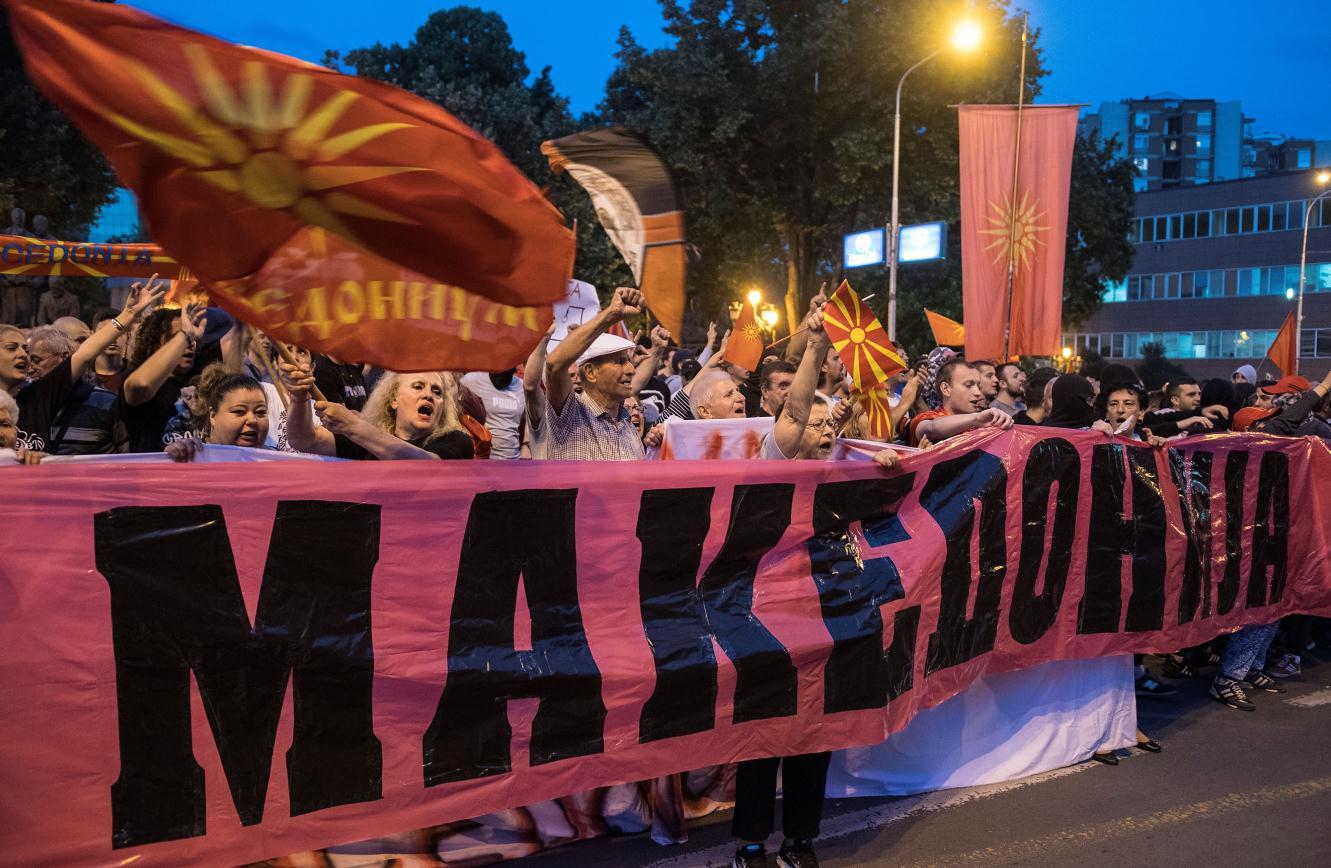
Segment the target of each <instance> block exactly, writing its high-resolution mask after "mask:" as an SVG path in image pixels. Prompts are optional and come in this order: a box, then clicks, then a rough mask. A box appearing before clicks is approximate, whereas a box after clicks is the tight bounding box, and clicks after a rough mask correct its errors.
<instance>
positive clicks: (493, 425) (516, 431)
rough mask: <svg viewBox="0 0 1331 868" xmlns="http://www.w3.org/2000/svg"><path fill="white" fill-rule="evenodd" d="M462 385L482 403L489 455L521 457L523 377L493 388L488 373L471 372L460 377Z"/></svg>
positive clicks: (509, 457) (523, 403) (510, 457)
mask: <svg viewBox="0 0 1331 868" xmlns="http://www.w3.org/2000/svg"><path fill="white" fill-rule="evenodd" d="M462 385H464V386H466V387H467V388H468V389H470V390H471V393H472V394H473V395H475V396H476V397H477V398H480V399H481V401H482V402H483V403H484V404H485V427H486V430H488V431H489V432H490V440H491V442H490V457H491V458H500V459H504V460H507V461H513V460H516V459H518V458H521V457H522V440H521V438H520V433H521V431H522V413H523V408H524V406H525V401H524V400H523V394H522V380H521V379H519V378H518V377H516V376H515V377H513V381H512V382H510V383H509V384H508V386H507V387H505V388H503V389H496V388H495V384H494V383H492V382H490V375H489V374H487V373H484V372H473V373H470V374H465V375H463V377H462Z"/></svg>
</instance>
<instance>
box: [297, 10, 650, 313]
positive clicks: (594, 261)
mask: <svg viewBox="0 0 1331 868" xmlns="http://www.w3.org/2000/svg"><path fill="white" fill-rule="evenodd" d="M324 62H325V63H326V64H327V65H329V66H333V67H335V68H340V67H342V66H343V65H345V66H348V67H350V69H351V70H352V71H354V72H355V73H356V74H358V75H362V76H366V77H369V78H376V79H379V80H381V81H385V82H388V83H390V84H393V85H396V86H397V87H400V88H402V89H404V90H408V91H410V92H412V93H414V94H416V95H417V96H420V97H423V98H425V99H428V100H430V101H431V102H434V103H436V104H438V105H440V106H442V107H443V108H445V109H447V110H448V111H449V112H451V113H452V114H454V115H456V116H457V117H458V119H460V120H461V121H462V122H463V123H466V124H468V125H469V126H471V127H472V128H473V129H475V130H476V131H477V132H479V133H480V134H481V135H483V136H485V137H486V138H488V139H490V140H491V141H493V142H494V143H495V144H496V145H497V146H498V147H499V148H500V150H502V151H503V152H504V153H505V154H506V155H507V156H508V158H509V159H510V160H512V161H513V163H514V165H516V166H517V167H518V168H519V169H521V170H522V171H523V173H525V174H526V175H527V177H528V178H530V179H532V181H534V182H535V183H536V184H538V185H541V186H544V187H547V188H548V194H549V196H550V198H551V201H553V202H554V203H555V205H556V206H557V207H559V208H560V209H561V210H562V211H563V212H564V214H565V216H566V217H567V218H568V219H569V220H570V221H576V224H577V229H578V261H577V263H576V266H575V273H576V274H577V275H578V276H579V277H581V278H582V279H584V280H586V281H588V282H589V283H593V284H595V285H596V286H598V287H600V288H601V289H602V290H603V291H609V290H611V289H613V288H614V286H616V285H620V284H624V283H627V282H630V281H631V280H632V275H631V274H630V273H629V271H628V268H627V266H625V265H624V263H623V260H622V259H621V258H620V256H619V254H618V253H617V252H616V251H615V250H614V248H613V247H612V246H611V244H610V241H609V238H608V237H607V236H606V234H605V232H604V231H602V230H601V228H600V224H599V223H598V222H597V220H596V214H595V211H594V210H593V209H592V206H591V202H590V200H589V199H588V197H587V194H586V193H585V192H584V191H583V190H582V188H581V187H578V186H577V184H575V183H574V182H572V181H571V180H569V179H567V178H556V177H555V176H554V175H553V173H551V171H550V168H549V164H548V163H547V161H546V159H545V157H544V156H542V154H541V150H540V148H541V142H543V141H546V140H547V139H552V138H558V137H560V136H565V135H568V134H570V133H572V132H575V131H576V130H577V129H578V128H579V124H578V122H577V120H576V119H575V118H574V117H573V115H572V114H571V112H570V111H569V106H568V100H567V99H566V98H564V97H562V96H560V95H559V94H558V93H557V92H556V90H555V86H554V82H553V81H552V80H551V78H550V67H548V66H547V67H545V68H544V69H542V70H541V72H540V73H539V74H538V75H536V76H535V77H532V75H531V71H530V70H529V69H528V67H527V61H526V56H525V55H524V54H523V53H522V52H521V51H518V50H517V49H516V48H515V47H514V46H513V40H512V37H511V36H510V35H509V32H508V25H507V24H505V23H504V19H503V18H502V17H501V16H500V15H499V14H497V13H494V12H485V11H483V10H480V9H476V8H474V7H470V6H457V7H454V8H451V9H443V10H440V11H438V12H435V13H433V14H431V15H430V17H429V18H428V19H427V20H426V22H425V23H424V24H423V25H421V27H420V28H419V29H418V30H417V31H416V35H415V38H414V39H413V40H412V41H411V42H409V43H408V44H406V45H400V44H398V43H393V44H392V45H383V44H382V43H375V44H374V45H371V46H369V47H367V48H358V49H355V50H353V51H349V52H347V53H346V55H345V56H343V55H340V54H339V53H338V52H331V51H330V52H328V53H327V55H326V56H325V59H324Z"/></svg>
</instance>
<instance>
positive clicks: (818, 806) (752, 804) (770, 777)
mask: <svg viewBox="0 0 1331 868" xmlns="http://www.w3.org/2000/svg"><path fill="white" fill-rule="evenodd" d="M831 759H832V754H830V753H826V752H824V753H807V754H802V755H800V756H788V757H784V758H782V757H771V758H769V759H756V760H745V761H744V762H742V763H740V764H739V768H738V769H737V770H736V772H735V819H734V821H733V822H732V823H731V824H730V833H731V834H732V835H734V836H735V837H736V838H742V839H744V840H745V841H766V840H767V839H768V837H769V836H770V835H771V834H772V827H773V824H774V822H775V815H776V769H777V766H778V765H779V766H781V832H782V834H783V835H785V836H786V837H787V838H801V839H804V838H816V837H818V826H819V825H820V824H821V823H822V821H823V790H824V789H826V787H827V764H828V763H829V762H830V761H831Z"/></svg>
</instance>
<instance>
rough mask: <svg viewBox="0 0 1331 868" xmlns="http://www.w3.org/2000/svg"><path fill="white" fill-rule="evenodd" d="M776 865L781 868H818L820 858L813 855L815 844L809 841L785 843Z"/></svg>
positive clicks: (779, 852)
mask: <svg viewBox="0 0 1331 868" xmlns="http://www.w3.org/2000/svg"><path fill="white" fill-rule="evenodd" d="M776 864H777V865H779V866H781V868H818V857H817V856H815V855H814V853H813V844H812V843H810V842H809V841H800V840H795V841H789V840H788V841H785V842H784V843H783V844H782V845H781V849H780V850H779V851H778V852H777V854H776Z"/></svg>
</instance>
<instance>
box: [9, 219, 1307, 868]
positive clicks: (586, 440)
mask: <svg viewBox="0 0 1331 868" xmlns="http://www.w3.org/2000/svg"><path fill="white" fill-rule="evenodd" d="M20 218H21V215H19V214H16V215H15V217H14V219H15V220H16V221H17V220H20ZM29 291H30V290H29ZM162 297H163V289H162V288H161V287H160V286H159V285H158V283H157V282H156V281H155V280H154V281H148V282H146V283H144V284H143V285H136V286H135V287H134V288H133V290H132V291H131V293H130V295H129V298H128V301H127V302H126V304H125V305H124V307H123V308H122V309H121V310H119V311H115V310H110V309H107V310H101V311H96V312H94V313H93V314H92V315H91V316H89V317H88V318H87V321H88V322H89V323H91V328H89V326H88V325H86V324H85V322H84V320H83V319H81V318H80V308H79V303H78V300H77V299H75V298H73V297H72V296H69V295H68V293H67V292H65V291H64V290H63V288H62V287H60V285H59V282H58V280H53V281H52V282H51V285H50V286H49V288H47V290H46V291H45V293H43V294H42V295H41V297H40V301H39V303H38V304H37V305H36V307H37V310H36V311H34V312H33V313H34V314H35V316H33V318H32V319H31V320H29V322H31V323H32V324H31V325H28V324H27V323H23V324H0V449H11V450H13V453H12V454H13V458H12V459H6V460H9V461H16V462H17V463H20V464H36V463H39V462H40V461H41V460H42V459H43V458H44V457H46V456H47V455H93V454H114V453H121V452H166V453H167V454H169V455H170V456H171V457H172V458H174V459H176V460H178V461H190V460H192V459H194V458H196V457H197V456H198V455H199V454H200V453H201V452H203V451H204V450H206V449H207V447H208V446H209V445H225V446H234V447H242V448H248V449H269V450H281V451H286V452H301V453H309V454H314V455H323V456H336V457H338V458H343V459H351V460H440V459H448V460H459V459H462V460H468V459H477V458H484V459H487V460H520V459H545V460H577V461H634V460H642V459H643V458H645V457H646V455H647V450H648V449H649V448H650V447H652V446H655V445H657V444H659V443H660V442H661V439H662V436H663V430H664V425H666V424H667V423H668V421H669V420H671V419H681V420H688V419H703V420H705V419H736V418H745V417H750V418H753V417H772V418H773V419H774V422H773V425H772V428H771V431H770V433H768V434H767V435H766V436H765V437H764V438H763V440H762V443H761V448H760V457H761V458H762V459H767V460H791V459H827V458H830V457H831V455H832V453H833V446H834V444H835V441H836V438H837V437H838V436H852V437H860V438H865V437H867V436H868V433H867V432H868V431H869V427H868V420H867V417H866V413H865V410H864V408H863V406H862V405H861V403H860V402H859V401H857V400H856V399H855V396H854V394H853V387H852V383H851V382H850V379H849V378H848V376H847V373H846V370H845V368H844V367H843V365H842V362H841V359H840V356H839V355H838V353H837V352H836V351H835V350H834V349H833V348H832V347H831V345H830V342H829V340H828V336H827V334H826V332H825V331H824V330H823V328H822V306H823V305H824V304H825V303H826V298H825V297H824V296H823V295H822V294H821V293H820V294H819V296H817V297H816V298H815V299H814V300H813V302H812V304H811V305H810V309H809V313H808V316H807V318H806V319H805V321H804V323H803V324H802V327H801V328H800V329H798V330H797V331H796V333H795V336H794V338H793V339H792V340H790V341H788V342H787V343H786V344H785V345H784V346H777V347H773V348H769V351H768V352H767V353H766V354H765V355H764V358H763V361H762V363H761V366H760V369H759V370H757V371H748V370H744V369H742V368H739V367H737V366H736V365H734V364H733V363H732V362H730V361H728V360H727V358H726V354H725V353H724V347H725V344H726V341H727V340H728V338H729V334H728V333H727V334H726V335H724V336H721V337H720V338H719V340H718V329H717V328H716V326H715V324H713V325H712V327H711V328H710V329H709V330H708V334H707V341H706V345H705V346H703V347H701V348H698V349H697V350H696V351H694V350H691V349H686V348H684V347H681V346H679V345H677V344H676V342H675V341H674V340H673V339H672V336H671V335H670V334H669V333H668V332H667V331H666V330H665V329H664V328H661V327H659V326H658V327H656V328H654V329H652V330H651V331H650V332H648V333H645V334H642V335H641V336H640V337H638V338H637V339H632V338H627V337H622V336H621V335H620V333H619V332H621V331H623V330H622V329H618V328H616V327H617V326H619V325H620V324H621V323H628V322H629V321H633V320H637V319H638V318H639V317H640V315H641V314H643V312H644V306H643V299H642V296H641V294H640V293H639V292H637V291H636V290H632V289H618V290H616V291H615V292H614V294H613V296H612V298H611V300H610V302H609V303H608V304H607V305H606V307H605V308H604V309H603V310H602V311H600V313H599V314H597V315H596V316H595V318H594V319H592V320H591V321H590V322H587V323H585V324H584V325H582V326H580V327H576V328H574V329H572V330H570V332H569V333H568V335H567V337H565V338H564V339H563V340H562V341H560V342H559V343H558V344H557V345H556V346H554V347H553V348H552V349H549V350H547V341H545V340H542V341H541V342H540V343H539V344H538V346H537V347H536V348H535V349H534V350H533V351H532V354H531V356H530V357H529V358H528V359H527V361H526V364H525V365H524V366H522V367H520V368H517V369H513V370H509V371H504V372H500V373H488V372H472V373H466V374H462V375H457V374H454V373H447V372H443V373H440V372H435V373H413V374H399V373H394V372H388V371H381V370H376V369H372V368H369V367H362V366H360V365H356V364H352V363H348V362H345V361H343V360H339V359H334V358H331V357H327V356H321V355H317V354H316V355H311V354H310V353H308V352H306V351H305V350H303V349H301V348H299V347H295V346H290V345H282V346H279V345H276V344H274V343H273V342H272V341H270V340H269V339H268V338H267V337H266V336H264V335H263V334H260V333H258V332H255V331H253V330H251V329H250V328H248V327H246V326H244V325H242V324H240V323H238V322H236V321H234V320H232V319H231V318H230V317H229V316H227V315H226V314H225V313H224V312H222V311H221V310H218V309H215V308H209V307H206V306H204V305H202V304H199V303H194V302H189V303H186V304H184V305H183V306H175V305H162V304H160V302H161V300H162ZM10 301H11V302H12V301H13V300H12V299H10ZM20 307H22V306H20V305H17V304H8V305H7V307H6V309H7V310H11V311H14V312H16V313H21V312H23V310H27V308H23V310H20V309H19V308H20ZM552 328H553V327H552ZM1091 375H1093V376H1091ZM1329 392H1331V375H1328V376H1327V377H1326V378H1325V379H1323V380H1322V381H1321V382H1320V383H1317V384H1310V383H1309V382H1308V381H1306V380H1304V379H1303V378H1301V377H1298V376H1285V377H1283V378H1281V379H1278V380H1275V379H1270V378H1268V379H1267V380H1261V381H1259V379H1258V376H1257V372H1256V371H1255V370H1254V369H1253V368H1252V367H1251V366H1248V365H1244V366H1242V367H1240V368H1238V369H1237V370H1236V371H1235V372H1234V373H1233V376H1232V377H1231V378H1230V379H1216V380H1208V381H1206V382H1204V383H1198V382H1196V381H1194V380H1192V379H1188V378H1179V379H1177V380H1176V381H1174V382H1171V383H1168V384H1166V385H1165V387H1164V388H1162V389H1159V390H1155V391H1149V390H1147V389H1146V388H1145V387H1144V386H1143V384H1142V382H1141V380H1140V378H1139V377H1138V375H1137V373H1136V372H1134V371H1133V370H1132V369H1131V368H1128V367H1125V366H1122V365H1113V364H1111V365H1107V366H1104V367H1103V368H1102V369H1100V370H1095V371H1091V370H1084V371H1083V372H1082V373H1059V372H1058V371H1056V370H1054V369H1052V368H1049V367H1038V368H1035V369H1034V370H1031V371H1027V370H1026V369H1024V368H1023V367H1022V366H1020V365H1017V364H1013V363H996V362H992V361H988V360H968V359H965V358H962V357H961V356H959V355H958V354H956V353H955V352H953V351H952V350H949V349H946V348H942V347H939V348H936V349H934V350H932V351H931V352H929V353H928V354H927V355H925V356H923V357H921V358H920V359H918V360H917V361H916V362H915V363H914V364H913V365H912V366H911V367H910V369H909V370H906V371H903V372H901V373H899V374H897V375H896V376H894V377H893V378H892V379H891V380H890V381H889V383H888V393H889V395H890V403H891V408H890V412H889V413H888V417H889V418H888V425H889V427H890V435H889V437H888V440H889V441H890V442H891V443H894V444H897V445H903V446H911V447H918V448H928V447H930V446H931V445H933V444H938V443H940V442H942V441H945V440H947V439H949V438H952V437H956V436H958V435H961V434H964V433H965V432H968V431H972V430H975V429H980V428H996V429H1006V428H1010V427H1012V426H1014V425H1018V426H1040V427H1049V428H1064V429H1084V430H1094V431H1098V432H1102V433H1103V434H1105V435H1106V436H1120V437H1127V438H1131V439H1135V440H1139V441H1142V442H1145V443H1147V444H1150V445H1152V446H1160V445H1163V444H1165V443H1168V442H1171V441H1174V440H1178V439H1181V438H1185V437H1189V436H1193V435H1198V434H1209V433H1214V432H1223V431H1234V432H1243V431H1257V432H1265V433H1268V434H1276V435H1284V436H1308V435H1311V436H1317V437H1324V438H1328V439H1331V424H1328V418H1329V417H1331V398H1329V397H1328V393H1329ZM874 460H875V461H876V462H877V463H878V464H879V465H880V466H881V467H882V468H884V470H886V471H890V470H891V469H892V468H894V467H895V466H896V464H897V462H898V452H897V451H894V450H893V449H890V448H885V449H882V450H881V451H880V452H878V453H877V455H876V456H875V458H874ZM1310 629H1311V619H1309V618H1303V617H1295V618H1289V619H1286V620H1285V622H1284V623H1283V624H1263V625H1253V626H1250V627H1247V628H1245V629H1243V630H1241V631H1239V632H1238V633H1236V634H1234V635H1233V636H1231V637H1229V638H1228V640H1227V641H1226V642H1216V643H1211V644H1208V645H1206V646H1203V647H1200V648H1191V649H1183V650H1181V651H1180V652H1179V653H1178V654H1176V655H1169V656H1167V657H1166V658H1165V661H1164V669H1163V675H1161V676H1159V677H1157V676H1156V675H1152V674H1149V673H1147V672H1146V671H1145V669H1144V668H1143V667H1141V666H1139V667H1138V677H1137V690H1138V693H1139V694H1140V695H1145V696H1153V697H1154V696H1166V695H1168V694H1170V693H1173V692H1174V690H1175V688H1174V687H1173V686H1171V685H1169V684H1168V683H1166V682H1165V681H1162V680H1161V678H1190V677H1195V676H1197V675H1198V674H1199V672H1200V671H1201V670H1202V669H1203V668H1204V667H1208V666H1209V667H1216V668H1217V670H1218V671H1217V672H1216V674H1215V675H1214V677H1213V681H1212V685H1211V688H1210V690H1211V694H1212V696H1214V697H1215V698H1216V699H1217V700H1219V701H1221V702H1223V703H1225V704H1226V705H1227V706H1229V707H1231V708H1235V709H1242V710H1245V711H1251V710H1253V709H1254V708H1255V707H1256V706H1255V704H1254V703H1253V701H1252V699H1251V695H1252V694H1254V693H1262V692H1269V693H1278V692H1281V690H1282V688H1281V686H1280V681H1281V680H1282V679H1284V678H1287V677H1289V676H1291V675H1294V674H1297V673H1298V672H1299V671H1300V666H1301V656H1300V655H1302V654H1304V653H1306V652H1307V650H1308V649H1309V648H1310V647H1312V642H1311V638H1312V637H1311V633H1310ZM1139 662H1140V661H1139ZM1138 742H1139V746H1141V747H1142V748H1143V749H1145V750H1152V751H1158V750H1159V749H1160V746H1159V745H1158V744H1157V743H1156V742H1154V741H1152V740H1151V739H1149V738H1147V737H1146V736H1145V735H1144V734H1140V733H1139V736H1138ZM1098 758H1100V759H1102V761H1105V762H1112V756H1110V755H1098ZM778 767H784V772H783V778H784V782H785V783H784V787H785V789H784V792H785V806H784V817H783V832H784V835H785V838H786V841H785V843H784V845H783V847H782V850H781V853H780V854H779V857H780V859H781V860H784V864H788V865H795V866H805V865H813V864H816V859H815V857H814V856H813V851H812V848H811V846H810V844H809V842H810V841H811V840H812V839H813V838H814V837H815V836H816V835H817V834H818V828H819V822H820V818H821V812H822V798H821V793H822V789H823V781H824V779H825V777H826V774H827V767H828V765H827V755H826V754H817V755H811V756H803V757H787V758H785V759H768V760H754V761H750V762H745V763H741V764H740V766H739V769H738V772H737V800H738V803H737V808H736V813H735V818H734V826H733V828H734V832H735V835H736V836H737V837H738V838H740V839H741V840H743V841H745V842H751V843H746V844H745V845H744V846H743V847H741V849H740V850H739V851H738V852H737V854H736V857H735V858H736V864H737V865H761V864H765V859H766V856H765V854H764V852H763V849H762V844H761V843H760V842H762V841H764V840H765V839H766V838H767V837H768V836H769V835H770V834H771V833H772V831H773V825H774V816H773V808H772V804H773V799H774V793H775V784H776V775H777V769H778Z"/></svg>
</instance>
